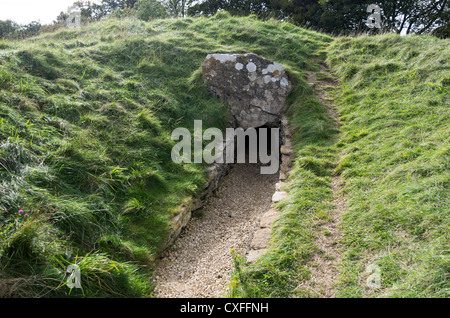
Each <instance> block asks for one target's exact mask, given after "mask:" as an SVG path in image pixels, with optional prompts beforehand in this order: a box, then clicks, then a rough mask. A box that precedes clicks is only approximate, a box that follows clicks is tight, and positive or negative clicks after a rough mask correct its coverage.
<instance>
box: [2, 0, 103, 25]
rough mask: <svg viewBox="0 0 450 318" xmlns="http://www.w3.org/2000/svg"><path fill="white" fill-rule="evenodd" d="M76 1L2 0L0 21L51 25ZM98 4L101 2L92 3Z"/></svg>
mask: <svg viewBox="0 0 450 318" xmlns="http://www.w3.org/2000/svg"><path fill="white" fill-rule="evenodd" d="M75 1H76V0H0V20H13V21H14V22H17V23H19V24H28V23H30V22H31V21H38V20H39V21H40V22H41V23H42V24H49V23H51V22H53V21H54V20H56V17H57V16H58V14H59V13H60V12H61V11H66V10H67V8H69V7H70V6H71V5H72V4H73V3H74V2H75ZM91 2H97V3H99V2H100V1H92V0H91Z"/></svg>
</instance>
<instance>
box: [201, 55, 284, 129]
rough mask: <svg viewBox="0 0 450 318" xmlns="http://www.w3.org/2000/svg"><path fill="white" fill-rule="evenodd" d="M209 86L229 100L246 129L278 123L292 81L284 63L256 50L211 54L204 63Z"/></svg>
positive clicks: (228, 102)
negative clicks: (259, 54)
mask: <svg viewBox="0 0 450 318" xmlns="http://www.w3.org/2000/svg"><path fill="white" fill-rule="evenodd" d="M202 70H203V79H204V81H205V83H206V85H207V88H208V90H209V91H210V92H211V93H212V94H214V95H216V96H218V97H219V98H221V99H223V100H225V101H226V103H227V105H228V107H229V108H230V110H231V112H232V114H233V115H234V117H235V118H236V120H237V122H238V125H239V126H240V127H242V128H244V129H247V128H249V127H255V128H256V127H260V126H263V125H268V126H278V124H279V121H280V118H279V115H280V113H281V112H282V110H283V108H284V103H285V100H286V97H287V95H288V94H289V92H290V91H291V89H292V84H291V82H290V81H289V79H288V75H287V74H286V72H285V71H284V69H283V67H282V66H281V64H279V63H276V62H272V61H269V60H267V59H264V58H262V57H260V56H258V55H256V54H252V53H250V54H209V55H208V56H207V57H206V59H205V61H204V62H203V65H202Z"/></svg>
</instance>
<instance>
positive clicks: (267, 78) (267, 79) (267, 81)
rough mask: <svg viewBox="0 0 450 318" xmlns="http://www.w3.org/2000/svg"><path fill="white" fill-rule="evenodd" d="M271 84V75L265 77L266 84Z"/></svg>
mask: <svg viewBox="0 0 450 318" xmlns="http://www.w3.org/2000/svg"><path fill="white" fill-rule="evenodd" d="M269 82H270V75H266V76H264V83H266V84H268V83H269Z"/></svg>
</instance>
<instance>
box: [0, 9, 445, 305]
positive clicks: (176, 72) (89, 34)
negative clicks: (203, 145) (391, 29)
mask: <svg viewBox="0 0 450 318" xmlns="http://www.w3.org/2000/svg"><path fill="white" fill-rule="evenodd" d="M249 52H252V53H256V54H260V55H261V56H263V57H265V58H268V59H271V60H274V61H277V62H279V63H282V64H283V66H284V67H285V68H286V70H287V71H288V73H289V75H290V78H291V80H292V81H293V84H294V88H293V91H292V93H291V94H290V96H289V98H288V101H287V104H288V110H287V115H288V116H289V119H290V123H291V126H292V127H291V128H292V129H293V131H294V136H295V138H294V140H293V144H294V150H295V158H294V167H293V170H292V173H291V177H290V180H289V185H288V192H289V197H288V199H287V200H285V201H284V202H282V203H280V204H278V208H279V209H280V210H281V211H282V212H283V214H282V217H280V218H279V219H278V220H277V222H276V223H275V224H274V229H273V238H272V248H271V249H270V250H269V251H268V252H267V253H266V254H265V255H264V256H263V257H262V258H261V259H260V260H258V261H257V262H256V263H254V264H253V265H251V266H247V265H245V264H244V260H243V259H242V258H239V257H237V256H236V255H234V258H233V259H234V261H235V265H236V269H235V272H234V275H233V279H232V282H231V287H232V289H231V293H230V296H233V297H242V296H244V297H319V296H321V294H320V293H319V294H318V293H317V292H315V291H314V290H312V289H311V288H309V287H308V286H309V285H308V283H309V282H310V279H311V275H312V272H311V270H310V268H311V266H313V265H314V264H312V259H313V257H314V256H315V255H317V254H318V253H322V251H321V250H320V249H319V248H318V246H317V245H316V239H317V236H318V235H321V233H322V234H323V235H328V234H329V233H327V232H326V231H322V230H321V227H320V225H321V223H323V222H324V221H327V220H328V219H329V217H330V213H331V211H332V207H333V201H332V196H333V193H332V190H331V181H332V178H333V177H335V176H336V175H340V177H341V178H342V180H343V181H345V188H344V193H345V195H346V197H347V200H348V210H347V211H346V213H345V215H344V217H343V221H342V224H341V227H340V230H341V233H342V234H343V237H342V240H341V242H340V243H341V246H342V249H343V251H344V254H343V259H342V263H341V264H340V267H339V269H340V275H339V277H337V280H336V282H337V286H336V288H337V292H338V293H337V295H338V296H340V297H448V296H449V284H448V272H449V265H448V264H449V263H448V245H449V244H448V243H449V240H448V238H449V237H448V234H449V231H448V230H449V226H450V225H449V224H448V212H449V209H448V206H449V204H450V202H449V198H448V188H449V165H448V163H449V146H448V140H449V125H448V123H449V118H448V117H449V111H448V106H449V98H448V93H449V83H450V77H449V60H450V52H449V45H448V40H439V39H436V38H432V37H428V36H420V37H419V36H408V37H400V36H395V35H380V36H373V37H359V38H346V37H343V38H334V39H333V38H331V37H328V36H326V35H323V34H320V33H317V32H312V31H308V30H305V29H302V28H298V27H296V26H294V25H292V24H289V23H280V22H277V21H273V20H270V21H266V22H262V21H259V20H256V19H254V18H253V17H244V18H234V17H230V16H229V15H228V14H226V13H218V14H216V15H215V16H214V17H211V18H187V19H167V20H154V21H152V22H143V21H139V20H135V19H133V18H126V19H108V20H105V21H101V22H98V23H93V24H90V25H87V26H84V27H82V28H81V29H79V30H76V29H61V30H59V31H56V32H53V33H47V34H42V35H40V36H38V37H35V38H31V39H27V40H24V41H20V42H18V41H17V42H10V41H1V42H0V181H1V187H0V281H1V282H2V288H0V292H1V293H3V294H1V295H0V296H19V297H20V296H22V297H23V296H28V297H30V296H31V297H84V296H91V297H147V296H151V295H152V289H153V287H154V286H152V285H151V283H150V281H151V280H150V278H151V276H152V268H153V266H154V261H155V258H156V257H157V256H158V254H159V253H160V252H161V248H162V245H163V243H164V241H165V239H166V235H167V231H168V228H169V221H170V219H171V218H172V217H173V216H174V215H175V214H176V213H177V212H178V211H179V210H180V206H181V205H182V204H183V203H185V202H186V201H187V200H189V199H190V198H192V197H195V196H198V195H199V194H200V193H201V192H202V190H203V187H204V186H205V181H206V171H205V170H206V169H205V167H204V166H203V165H199V164H189V165H187V164H186V165H176V164H174V163H172V161H171V158H170V153H171V148H172V145H173V144H174V141H172V140H170V134H171V132H172V130H173V129H174V128H176V127H186V128H188V129H190V130H191V131H192V129H191V128H193V122H194V119H201V120H203V129H207V128H208V127H219V128H221V129H223V128H225V127H226V126H227V124H228V122H227V121H228V119H229V116H230V114H229V112H228V111H227V110H226V107H225V106H224V104H223V103H222V102H220V101H219V100H218V99H216V98H214V97H211V96H210V95H209V94H208V93H207V91H206V88H205V86H204V84H203V80H202V78H201V64H202V62H203V60H204V58H205V57H206V55H207V54H209V53H249ZM325 60H326V61H327V63H328V64H329V65H330V66H331V67H332V69H333V71H334V72H335V75H336V77H337V78H338V80H339V86H338V87H336V88H328V90H330V92H331V93H332V94H333V95H334V97H335V104H336V107H337V109H338V111H339V114H340V117H341V125H340V127H339V128H338V127H337V125H336V123H335V121H334V119H333V118H332V117H330V115H329V112H328V110H327V107H326V106H324V105H322V104H321V103H320V102H319V101H318V100H317V98H316V97H314V96H313V90H312V87H310V86H309V85H308V84H307V83H306V74H305V72H304V71H305V70H308V71H318V70H319V67H318V64H319V63H321V62H323V61H325ZM318 79H319V80H320V79H322V77H320V76H318ZM19 210H23V211H24V213H22V214H18V211H19ZM199 213H200V214H199V215H198V217H201V212H199ZM25 214H28V216H25ZM72 263H78V264H79V265H80V267H81V280H82V281H81V285H82V286H83V289H82V290H78V289H72V290H70V289H68V288H67V286H65V282H66V279H67V277H68V276H67V275H68V274H67V273H66V272H65V270H66V268H67V266H68V265H69V264H72ZM371 264H375V265H377V266H379V268H380V272H381V278H382V280H381V282H382V286H381V288H380V289H370V288H368V287H367V286H366V284H365V282H366V279H367V277H368V275H369V274H367V273H366V272H365V271H366V268H367V266H368V265H371Z"/></svg>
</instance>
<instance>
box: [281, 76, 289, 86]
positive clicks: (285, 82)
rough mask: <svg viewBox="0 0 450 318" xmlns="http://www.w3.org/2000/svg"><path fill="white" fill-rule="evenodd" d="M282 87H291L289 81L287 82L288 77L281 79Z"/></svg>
mask: <svg viewBox="0 0 450 318" xmlns="http://www.w3.org/2000/svg"><path fill="white" fill-rule="evenodd" d="M280 85H281V86H283V87H286V86H288V85H289V81H288V80H287V78H286V77H283V78H282V79H281V81H280Z"/></svg>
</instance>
